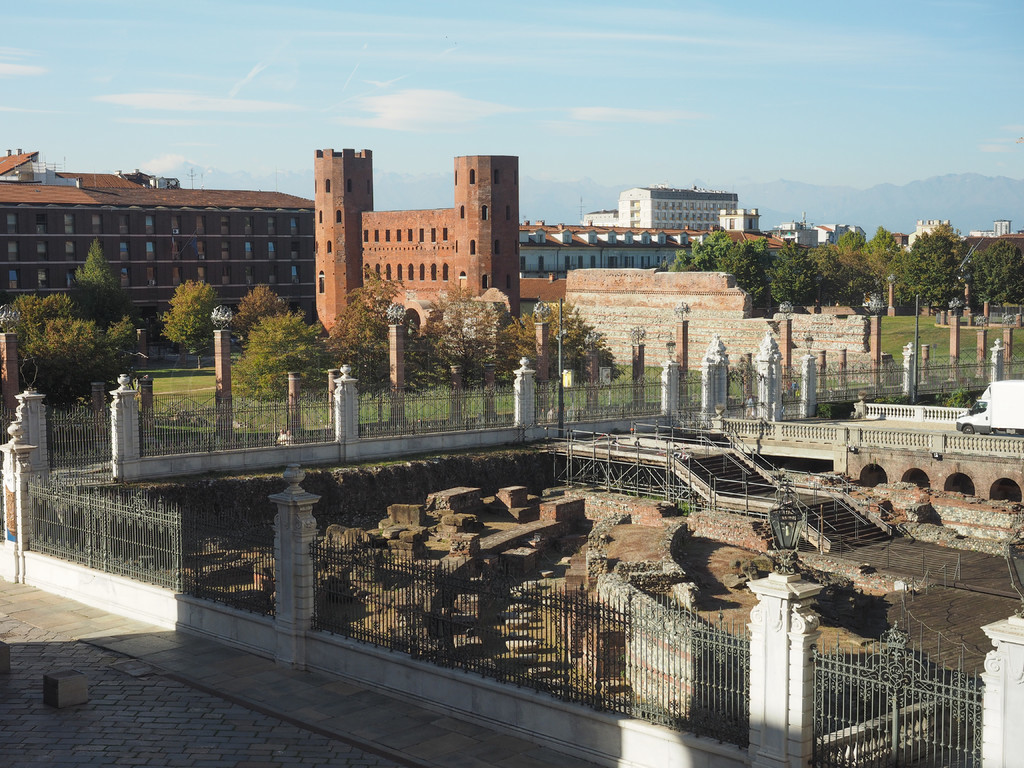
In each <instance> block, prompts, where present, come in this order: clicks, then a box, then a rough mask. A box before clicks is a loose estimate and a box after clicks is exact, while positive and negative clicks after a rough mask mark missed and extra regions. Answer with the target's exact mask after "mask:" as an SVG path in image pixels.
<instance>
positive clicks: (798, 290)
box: [768, 243, 818, 304]
mask: <svg viewBox="0 0 1024 768" xmlns="http://www.w3.org/2000/svg"><path fill="white" fill-rule="evenodd" d="M768 276H769V278H770V280H771V294H772V299H773V300H774V301H776V302H783V301H789V302H792V303H793V304H811V303H813V302H814V300H815V298H817V290H818V282H817V278H818V268H817V265H816V264H815V262H814V258H813V256H812V255H811V252H810V250H808V249H807V248H800V247H797V246H796V245H795V244H794V243H786V245H785V246H783V248H782V249H781V250H780V251H779V252H778V253H776V254H775V260H774V261H773V262H772V266H771V268H770V269H769V270H768Z"/></svg>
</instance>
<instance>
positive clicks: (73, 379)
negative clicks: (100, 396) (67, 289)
mask: <svg viewBox="0 0 1024 768" xmlns="http://www.w3.org/2000/svg"><path fill="white" fill-rule="evenodd" d="M14 307H15V309H17V310H18V312H19V313H20V315H21V319H20V321H19V323H18V327H17V334H18V347H19V350H18V351H19V356H20V358H21V378H22V384H23V385H25V386H30V387H35V388H36V389H38V390H39V391H40V392H42V393H43V394H45V395H46V399H47V402H48V403H50V404H52V405H65V404H68V403H71V402H74V401H75V400H78V399H79V398H86V397H89V395H90V392H91V389H92V382H94V381H103V382H106V383H107V384H108V385H112V384H113V382H114V380H115V379H116V377H117V374H118V373H120V371H119V370H118V369H119V368H120V367H121V366H122V365H123V364H124V359H123V357H122V355H121V349H122V348H123V346H124V345H125V343H126V339H130V338H132V337H134V328H133V326H132V324H131V323H130V321H125V322H122V323H120V324H115V325H114V326H111V329H110V330H109V331H107V332H104V331H103V329H101V328H100V327H99V326H98V325H97V323H96V322H95V321H94V320H84V319H82V318H81V317H79V316H78V308H77V307H76V306H75V304H74V303H73V302H72V301H71V299H70V298H69V297H68V296H67V295H65V294H50V295H48V296H45V297H44V296H20V297H18V298H17V299H16V300H15V301H14ZM125 328H127V329H128V330H127V333H126V332H125Z"/></svg>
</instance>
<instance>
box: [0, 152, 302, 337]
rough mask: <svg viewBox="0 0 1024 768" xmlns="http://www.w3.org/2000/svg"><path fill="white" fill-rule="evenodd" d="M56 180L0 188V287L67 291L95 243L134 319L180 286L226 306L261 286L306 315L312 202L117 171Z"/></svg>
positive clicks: (156, 308)
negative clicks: (195, 286) (192, 284)
mask: <svg viewBox="0 0 1024 768" xmlns="http://www.w3.org/2000/svg"><path fill="white" fill-rule="evenodd" d="M143 176H144V175H143ZM57 177H58V178H60V179H61V180H60V181H59V182H57V183H56V184H54V183H51V184H47V183H38V182H37V181H36V180H35V177H33V176H30V175H27V174H26V173H24V172H23V173H22V174H21V178H23V179H26V180H24V181H0V259H3V260H4V262H5V263H4V264H3V272H2V273H0V289H2V290H6V291H7V292H8V293H10V294H20V293H43V294H45V293H49V292H57V291H65V290H67V289H68V288H69V287H70V286H71V284H72V281H73V277H74V272H75V270H76V269H77V268H78V267H79V266H81V265H82V264H83V263H84V261H85V257H86V255H87V254H88V251H89V247H90V245H91V243H92V242H93V240H98V241H99V242H100V245H101V246H102V247H103V251H104V254H105V255H106V257H107V259H108V260H109V261H110V263H111V266H112V267H113V268H114V270H115V272H116V273H117V274H118V275H119V276H120V279H121V284H122V285H123V286H124V287H125V288H127V289H128V291H129V293H130V294H131V297H132V300H133V302H134V303H135V304H136V306H138V307H139V309H140V311H141V313H142V315H143V317H148V318H154V317H156V316H157V315H158V313H160V312H162V311H165V310H166V309H167V308H168V306H169V300H170V298H171V296H172V295H173V293H174V290H175V288H176V287H177V286H178V285H179V284H180V283H182V282H184V281H186V280H201V281H205V282H207V283H210V284H211V285H213V286H214V287H215V288H216V290H217V293H218V294H219V296H220V297H221V299H222V301H223V302H224V303H225V304H229V305H230V304H236V303H237V302H238V301H239V300H240V299H241V298H242V296H244V295H245V294H246V293H247V292H248V291H249V290H250V289H251V288H252V286H254V285H256V284H257V283H267V284H269V285H270V286H271V287H272V288H273V289H274V290H275V291H276V292H277V293H278V295H280V296H281V297H282V298H283V299H285V300H286V301H288V302H289V303H290V304H291V305H292V306H293V307H294V308H295V309H299V310H302V311H303V312H305V313H306V314H307V315H309V316H312V314H313V309H314V301H313V299H314V296H313V258H314V256H313V247H314V231H313V205H312V201H310V200H307V199H304V198H300V197H295V196H293V195H287V194H281V193H277V192H251V191H241V190H204V189H194V190H193V189H178V188H167V187H166V186H165V187H163V188H160V187H154V186H147V185H146V183H147V180H146V178H143V179H141V183H136V182H135V181H132V180H131V179H130V178H127V177H125V176H122V175H119V174H82V175H76V174H66V173H65V174H58V175H57ZM6 178H11V176H7V177H6ZM172 186H173V185H172Z"/></svg>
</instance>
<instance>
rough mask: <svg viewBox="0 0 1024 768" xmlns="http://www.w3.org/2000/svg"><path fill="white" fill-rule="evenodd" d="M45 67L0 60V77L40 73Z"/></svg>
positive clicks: (44, 70)
mask: <svg viewBox="0 0 1024 768" xmlns="http://www.w3.org/2000/svg"><path fill="white" fill-rule="evenodd" d="M45 72H46V67H35V66H32V65H30V64H10V63H8V62H6V61H0V77H22V76H24V75H42V74H44V73H45Z"/></svg>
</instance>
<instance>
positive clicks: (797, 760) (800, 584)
mask: <svg viewBox="0 0 1024 768" xmlns="http://www.w3.org/2000/svg"><path fill="white" fill-rule="evenodd" d="M748 586H749V588H750V591H751V592H753V593H754V594H755V595H757V598H758V604H757V605H756V606H754V608H753V610H751V612H750V624H749V625H748V626H749V627H750V747H749V750H750V760H751V768H802V766H808V765H810V760H811V751H812V746H813V739H814V734H813V729H812V726H813V707H814V697H813V688H814V666H813V663H812V660H811V649H812V647H813V646H814V642H815V640H816V639H817V638H818V617H817V615H815V613H814V612H813V611H811V610H810V608H808V607H807V603H806V602H805V601H808V600H810V598H812V597H814V596H815V595H817V594H818V593H819V592H820V591H821V587H820V586H819V585H817V584H810V583H808V582H806V581H802V580H801V579H800V576H799V574H794V575H792V576H786V575H783V574H780V573H772V574H770V575H769V576H768V577H767V578H764V579H758V580H757V581H752V582H750V584H748Z"/></svg>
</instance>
